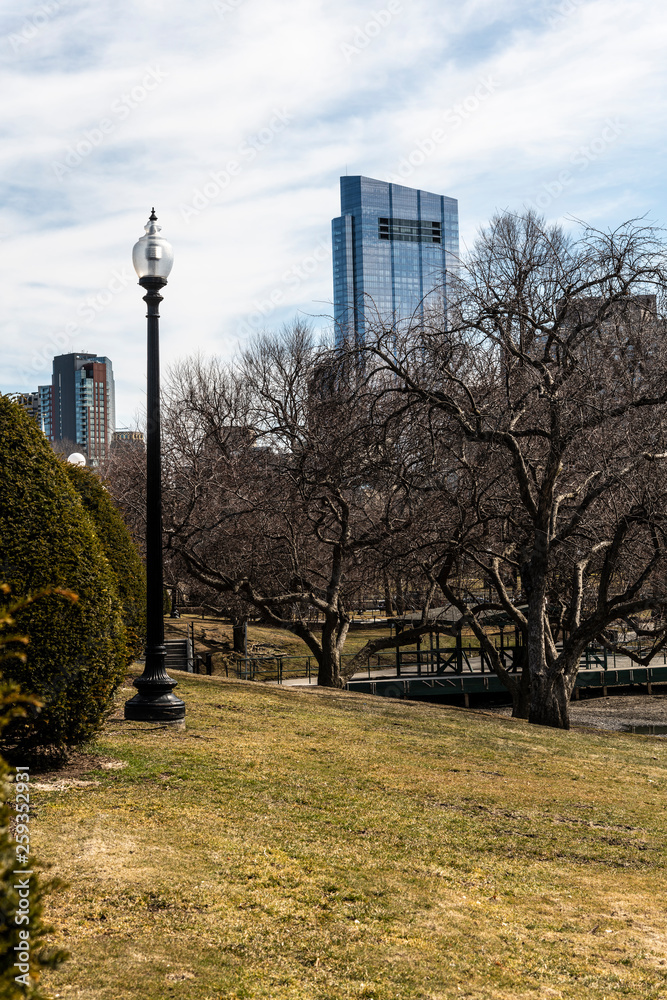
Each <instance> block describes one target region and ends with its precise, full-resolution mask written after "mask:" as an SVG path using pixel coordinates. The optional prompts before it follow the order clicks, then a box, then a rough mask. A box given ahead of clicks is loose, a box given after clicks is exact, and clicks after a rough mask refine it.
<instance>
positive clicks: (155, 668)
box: [125, 209, 185, 722]
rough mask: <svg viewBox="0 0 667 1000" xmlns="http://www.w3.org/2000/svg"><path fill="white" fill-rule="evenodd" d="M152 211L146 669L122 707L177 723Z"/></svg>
mask: <svg viewBox="0 0 667 1000" xmlns="http://www.w3.org/2000/svg"><path fill="white" fill-rule="evenodd" d="M156 222H157V216H156V215H155V209H153V210H152V212H151V216H150V219H149V220H148V223H147V225H146V226H145V227H144V228H145V230H146V235H145V236H142V237H141V239H140V240H139V241H138V242H137V243H136V244H135V246H134V249H133V251H132V263H133V264H134V268H135V270H136V272H137V274H138V275H139V284H140V285H141V287H142V288H145V289H146V294H145V295H144V302H145V303H146V305H147V307H148V312H147V314H146V316H147V319H148V385H147V400H146V403H147V428H146V665H145V667H144V672H143V674H142V675H141V677H137V678H136V680H135V682H134V686H135V687H136V688H137V691H138V694H135V696H134V698H131V699H130V701H128V702H126V703H125V718H126V719H138V720H141V721H144V722H178V721H179V720H180V719H183V718H185V703H184V702H182V701H181V699H180V698H177V697H176V695H175V694H174V693H173V689H174V688H175V687H176V684H177V682H176V681H175V680H172V678H171V677H169V675H168V674H167V671H166V668H165V656H166V647H165V644H164V618H163V615H164V610H163V594H164V589H163V574H162V478H161V473H162V462H161V456H160V328H159V324H160V302H162V296H161V295H160V289H161V288H163V287H164V286H165V285H166V284H167V277H168V275H169V272H170V271H171V268H172V265H173V263H174V252H173V250H172V248H171V245H170V244H169V243H168V242H167V240H165V239H164V237H163V236H160V235H159V233H160V229H161V227H160V226H158V225H156Z"/></svg>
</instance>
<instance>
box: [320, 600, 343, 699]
mask: <svg viewBox="0 0 667 1000" xmlns="http://www.w3.org/2000/svg"><path fill="white" fill-rule="evenodd" d="M337 625H338V619H337V618H336V616H335V615H327V616H326V617H325V620H324V626H323V628H322V652H321V654H320V657H319V658H318V661H319V662H318V667H319V669H318V671H317V683H318V686H319V687H342V686H343V680H342V678H341V676H340V652H339V649H338V643H337V634H336V633H337Z"/></svg>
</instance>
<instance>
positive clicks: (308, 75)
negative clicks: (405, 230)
mask: <svg viewBox="0 0 667 1000" xmlns="http://www.w3.org/2000/svg"><path fill="white" fill-rule="evenodd" d="M666 47H667V6H665V7H663V6H662V5H661V4H657V3H656V2H655V0H653V2H651V3H649V2H648V0H555V2H553V3H551V2H542V0H457V2H451V0H388V2H385V0H376V2H375V3H372V2H369V3H365V2H362V3H359V2H348V0H335V2H334V0H289V2H285V0H188V2H187V3H184V2H183V0H132V2H129V0H115V2H114V3H113V4H111V3H106V2H105V3H103V2H101V0H85V2H82V0H44V2H43V3H42V4H40V5H35V6H30V5H29V4H27V3H18V2H13V0H5V2H4V3H3V5H2V9H1V11H0V59H1V62H2V65H1V69H0V72H1V74H2V79H1V84H2V95H3V99H2V102H0V123H1V124H0V127H1V128H2V136H3V138H2V144H1V145H0V159H1V162H2V170H1V171H0V183H1V184H2V188H3V190H2V195H1V197H0V255H1V257H2V289H1V302H2V306H1V311H0V391H3V392H16V391H30V390H34V389H36V388H37V385H38V384H45V383H48V382H50V376H51V365H52V359H53V356H54V355H56V354H64V353H69V352H70V351H82V350H83V351H88V352H92V353H95V354H98V355H106V356H107V357H109V358H110V359H111V360H112V363H113V367H114V374H115V379H116V424H117V426H118V427H132V426H135V425H136V422H137V420H139V419H140V413H141V410H142V407H143V403H144V397H145V319H144V316H145V308H144V303H143V302H142V301H141V295H142V294H143V293H142V290H141V289H140V288H139V287H138V286H137V279H136V275H135V273H134V271H133V269H132V264H131V252H132V246H133V244H134V243H135V242H136V240H137V239H139V237H140V236H142V235H143V227H144V225H145V223H146V221H147V218H148V215H149V213H150V209H151V207H152V206H155V209H156V212H157V215H158V219H159V223H160V225H162V227H163V229H162V235H163V236H165V237H166V238H167V239H169V240H170V242H171V243H172V244H173V247H174V254H175V263H174V268H173V271H172V273H171V276H170V278H169V284H168V285H167V287H166V288H165V290H164V293H163V294H164V302H163V304H162V307H161V311H162V320H161V331H160V332H161V361H162V367H163V372H165V374H166V373H167V371H168V368H169V366H170V365H171V364H174V363H175V362H176V361H178V360H179V359H181V358H184V357H187V356H188V355H191V354H194V353H196V352H199V353H202V354H204V355H210V354H219V355H222V356H223V357H229V358H231V357H232V356H233V355H234V354H235V352H237V351H238V350H239V349H241V348H242V347H243V344H244V343H246V342H247V341H248V339H249V338H251V337H252V336H253V335H256V334H257V333H259V332H261V331H263V330H273V329H278V328H279V327H280V326H281V325H282V324H283V323H285V322H289V321H291V320H292V319H293V318H294V317H296V316H300V317H301V318H303V319H310V320H311V322H312V323H313V325H314V327H315V328H316V329H318V330H322V331H326V330H327V329H330V328H331V327H332V318H331V317H332V312H333V305H332V296H333V289H332V267H331V219H332V218H333V217H334V216H337V215H339V214H340V200H339V178H340V176H341V175H343V174H345V173H346V172H347V173H349V174H351V175H353V174H364V175H366V176H368V177H376V178H379V179H381V180H392V181H395V182H398V183H403V184H406V185H408V186H410V187H418V188H422V189H424V190H428V191H433V192H435V193H437V194H444V195H448V196H449V197H453V198H457V199H458V201H459V217H460V229H461V249H462V252H463V253H465V248H466V247H467V246H471V244H472V243H473V241H474V239H475V235H476V233H477V232H478V231H479V228H480V227H481V226H483V225H484V224H485V223H486V222H487V221H488V220H489V219H490V218H491V217H492V215H493V214H494V213H495V212H497V211H502V210H503V209H510V210H513V211H521V210H523V209H524V208H526V207H533V208H535V209H538V210H539V211H540V212H541V213H542V214H543V215H544V216H545V217H546V219H547V220H548V221H550V222H551V221H558V222H560V223H562V224H563V225H564V226H566V227H568V228H573V227H576V225H577V222H576V220H583V221H584V222H586V223H589V224H592V225H594V226H596V227H599V228H614V227H616V226H618V225H620V224H621V223H622V222H623V221H625V220H627V219H630V218H636V217H644V216H646V217H648V219H650V220H651V221H652V222H654V223H656V224H658V225H660V226H662V225H665V223H666V222H667V190H666V187H665V183H664V177H663V174H664V163H665V159H666V157H665V146H666V145H667V129H666V128H665V124H666V123H665V118H666V107H665V100H664V95H665V78H666V76H667V62H666V61H665V58H664V52H665V48H666Z"/></svg>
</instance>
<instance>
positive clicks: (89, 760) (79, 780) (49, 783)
mask: <svg viewBox="0 0 667 1000" xmlns="http://www.w3.org/2000/svg"><path fill="white" fill-rule="evenodd" d="M126 766H127V765H126V762H125V761H124V760H115V759H114V758H113V757H102V756H100V755H99V754H94V753H83V752H82V751H80V750H77V751H74V753H72V754H71V755H70V756H69V757H68V759H67V760H66V761H65V763H64V764H63V766H62V767H59V768H56V769H49V770H44V771H39V770H38V769H36V768H31V769H30V774H31V777H33V776H37V777H38V780H37V781H32V782H31V787H32V788H34V789H36V790H37V791H63V789H65V788H84V787H86V786H87V785H99V781H98V780H95V779H94V778H88V779H84V778H83V775H85V774H89V773H90V771H96V770H98V769H99V768H101V769H102V770H104V771H119V770H121V768H123V767H126Z"/></svg>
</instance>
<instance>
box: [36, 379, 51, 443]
mask: <svg viewBox="0 0 667 1000" xmlns="http://www.w3.org/2000/svg"><path fill="white" fill-rule="evenodd" d="M37 392H38V393H39V426H40V427H41V428H42V430H43V431H44V433H45V434H46V436H47V438H48V439H49V441H52V440H53V386H52V385H39V386H37Z"/></svg>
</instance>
